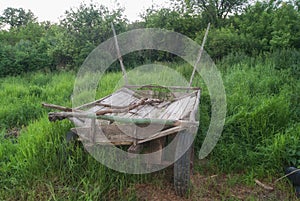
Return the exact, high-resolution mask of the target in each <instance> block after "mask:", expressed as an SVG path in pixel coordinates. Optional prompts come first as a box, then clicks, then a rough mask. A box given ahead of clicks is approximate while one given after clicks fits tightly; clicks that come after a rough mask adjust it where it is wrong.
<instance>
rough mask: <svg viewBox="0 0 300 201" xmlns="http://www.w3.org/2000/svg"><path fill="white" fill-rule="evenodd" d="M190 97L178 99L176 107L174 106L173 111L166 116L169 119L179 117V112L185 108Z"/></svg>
mask: <svg viewBox="0 0 300 201" xmlns="http://www.w3.org/2000/svg"><path fill="white" fill-rule="evenodd" d="M189 100H190V97H186V98H184V99H182V101H180V104H178V105H177V107H176V108H174V110H173V112H172V113H171V115H170V116H169V117H168V118H170V119H179V118H180V116H181V114H182V113H183V112H184V110H185V109H186V107H187V105H188V104H189V102H190V101H189Z"/></svg>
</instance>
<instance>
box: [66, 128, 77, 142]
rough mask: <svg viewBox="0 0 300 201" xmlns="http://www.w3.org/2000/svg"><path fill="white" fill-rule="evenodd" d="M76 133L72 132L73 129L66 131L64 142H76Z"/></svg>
mask: <svg viewBox="0 0 300 201" xmlns="http://www.w3.org/2000/svg"><path fill="white" fill-rule="evenodd" d="M77 139H78V135H77V134H76V133H74V132H73V131H68V132H67V134H66V142H67V144H70V143H75V142H77Z"/></svg>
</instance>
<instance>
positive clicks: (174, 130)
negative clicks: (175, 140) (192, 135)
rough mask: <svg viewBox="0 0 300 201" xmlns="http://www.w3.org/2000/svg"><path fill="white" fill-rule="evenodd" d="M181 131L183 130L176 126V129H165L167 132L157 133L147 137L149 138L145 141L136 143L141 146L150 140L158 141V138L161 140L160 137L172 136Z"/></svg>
mask: <svg viewBox="0 0 300 201" xmlns="http://www.w3.org/2000/svg"><path fill="white" fill-rule="evenodd" d="M183 129H184V128H183V127H181V126H176V127H173V128H169V129H167V130H164V131H161V132H158V133H156V134H154V135H152V136H151V137H149V138H146V139H143V140H138V141H137V144H142V143H145V142H149V141H151V140H155V139H158V138H161V137H164V136H167V135H170V134H174V133H177V132H179V131H181V130H183Z"/></svg>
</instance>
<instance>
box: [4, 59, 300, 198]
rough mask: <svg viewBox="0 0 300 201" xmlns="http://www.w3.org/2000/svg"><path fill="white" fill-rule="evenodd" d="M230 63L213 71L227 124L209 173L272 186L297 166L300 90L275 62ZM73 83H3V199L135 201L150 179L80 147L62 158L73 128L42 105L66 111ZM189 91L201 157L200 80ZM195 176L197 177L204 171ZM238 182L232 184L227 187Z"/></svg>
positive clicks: (56, 77)
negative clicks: (193, 95)
mask: <svg viewBox="0 0 300 201" xmlns="http://www.w3.org/2000/svg"><path fill="white" fill-rule="evenodd" d="M233 60H234V64H232V65H231V62H232V59H230V58H227V60H226V59H225V60H224V61H223V63H220V64H219V65H220V66H218V67H219V69H221V72H222V75H223V81H224V85H225V89H226V95H227V107H228V108H227V118H226V123H225V127H224V131H223V134H222V136H221V139H220V140H219V142H218V144H217V146H216V147H215V149H214V150H213V152H212V153H211V154H210V155H209V157H208V160H209V167H208V168H207V169H209V168H211V169H212V168H213V171H212V172H217V173H234V172H240V173H243V175H244V176H243V179H242V181H241V182H243V183H245V184H247V185H250V186H251V181H252V180H253V178H256V177H258V178H262V177H267V178H270V180H272V179H273V178H276V177H278V176H279V175H282V174H283V168H284V167H285V166H288V165H294V166H299V165H300V161H299V157H300V155H299V154H300V143H299V142H300V124H299V123H298V122H299V88H300V87H299V86H300V84H299V79H298V78H297V77H295V75H293V74H292V72H293V71H290V70H289V69H288V68H282V69H278V68H276V65H275V64H274V62H272V60H268V59H267V60H263V59H253V58H252V59H247V58H243V59H242V60H236V59H233ZM226 62H227V63H226ZM229 64H230V66H229ZM168 65H169V66H172V68H174V69H177V71H178V72H180V73H181V74H182V75H184V76H185V77H186V78H188V76H189V75H190V73H191V70H192V68H191V66H188V65H186V64H168ZM75 77H76V74H75V73H73V72H61V73H53V74H43V73H32V74H27V75H23V76H18V77H7V78H1V79H0V97H1V99H0V105H1V107H0V186H1V188H0V200H2V199H3V200H17V199H20V200H45V199H46V200H64V199H70V200H99V199H103V198H104V197H106V198H107V199H110V200H116V199H121V198H122V196H127V197H126V199H127V200H135V199H136V197H135V190H134V188H133V187H132V186H133V185H134V183H139V182H140V183H143V182H148V181H150V180H151V175H150V176H149V175H127V174H122V173H118V172H116V171H113V170H110V169H108V168H106V167H105V166H103V165H101V164H100V163H99V162H97V161H96V160H94V159H93V158H92V157H91V156H90V155H88V154H87V153H85V152H84V151H83V150H82V149H81V148H77V149H76V150H75V152H74V154H73V156H72V157H66V156H65V155H64V152H65V149H67V146H66V142H65V140H64V136H65V133H66V132H67V131H68V130H69V129H70V128H71V127H72V124H71V123H69V122H68V121H67V120H64V121H61V122H54V123H53V122H49V121H48V119H47V112H49V111H50V110H49V109H45V108H42V107H41V103H42V102H48V103H54V104H58V105H65V106H71V98H72V91H73V84H74V80H75ZM120 79H121V73H109V74H107V75H105V76H104V77H103V78H102V79H101V82H100V83H99V88H98V90H97V92H96V97H97V98H100V97H103V96H105V95H108V94H110V93H111V92H112V91H113V90H114V89H115V87H116V86H118V85H117V83H118V81H119V80H120ZM194 85H195V86H200V87H201V88H202V89H203V91H202V97H201V104H200V122H201V124H200V129H199V132H198V135H197V139H196V150H197V151H199V150H200V147H201V142H202V140H203V139H204V137H205V133H206V131H207V128H208V125H209V121H210V98H209V94H208V92H207V89H206V87H205V85H204V83H203V80H202V79H201V78H200V77H199V76H196V77H195V80H194ZM14 130H19V136H18V137H17V138H13V137H9V135H8V134H9V133H11V132H12V131H14ZM196 170H197V171H198V172H200V173H201V171H203V168H201V167H198V168H196ZM158 182H159V181H158ZM237 182H239V181H238V179H237V178H231V179H229V182H228V185H229V186H230V185H234V184H236V183H237ZM283 185H285V184H283ZM228 188H229V187H228ZM128 189H129V190H128ZM225 191H226V189H225ZM124 192H125V193H124ZM201 192H202V191H201ZM226 192H227V191H226ZM226 192H224V193H225V194H226ZM113 194H116V196H115V197H113V196H112V195H113ZM122 199H124V198H122Z"/></svg>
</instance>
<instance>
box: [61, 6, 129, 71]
mask: <svg viewBox="0 0 300 201" xmlns="http://www.w3.org/2000/svg"><path fill="white" fill-rule="evenodd" d="M65 14H66V16H65V18H64V19H63V20H61V22H60V25H61V26H63V27H64V28H65V29H66V30H67V32H66V36H65V39H66V40H68V41H69V42H66V43H68V44H73V45H74V46H73V47H72V49H73V52H74V54H73V59H74V63H75V65H77V66H79V65H81V64H82V62H83V60H84V59H85V58H86V56H87V55H88V54H89V53H90V52H91V51H92V50H93V49H94V48H95V47H96V46H98V45H99V44H100V43H101V42H103V41H105V40H107V39H108V38H110V37H112V30H111V22H113V23H114V26H115V29H116V32H117V33H121V32H123V31H124V30H125V27H126V23H125V22H126V19H124V18H123V16H122V10H121V9H117V10H113V11H109V10H108V8H106V7H104V6H102V5H95V4H89V5H87V4H81V5H80V6H79V8H77V9H71V10H69V11H66V13H65Z"/></svg>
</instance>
